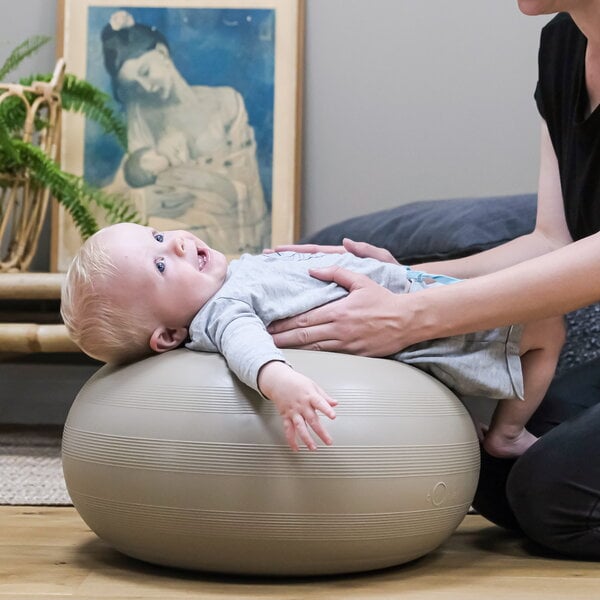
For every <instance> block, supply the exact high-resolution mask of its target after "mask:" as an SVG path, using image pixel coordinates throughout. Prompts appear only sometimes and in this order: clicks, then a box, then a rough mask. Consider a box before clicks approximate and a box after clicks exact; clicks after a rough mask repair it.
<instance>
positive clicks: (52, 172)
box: [13, 140, 140, 239]
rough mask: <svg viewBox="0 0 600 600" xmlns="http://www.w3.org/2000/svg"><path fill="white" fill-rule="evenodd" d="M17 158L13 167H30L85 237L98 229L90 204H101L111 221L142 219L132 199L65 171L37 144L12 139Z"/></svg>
mask: <svg viewBox="0 0 600 600" xmlns="http://www.w3.org/2000/svg"><path fill="white" fill-rule="evenodd" d="M13 144H14V147H15V149H16V154H17V162H16V164H15V165H13V168H16V166H17V165H18V167H20V168H22V169H27V170H28V171H29V175H30V177H31V178H32V179H33V181H35V183H37V184H38V185H42V186H45V187H47V188H48V189H49V190H50V192H51V194H52V195H53V196H54V197H55V198H56V199H57V200H58V201H59V202H60V203H61V204H62V205H63V206H64V207H65V209H66V210H67V212H68V213H69V214H70V215H71V217H72V218H73V222H74V223H75V225H76V226H77V229H78V230H79V232H80V233H81V236H82V237H83V239H87V238H88V237H89V236H90V235H92V234H94V233H95V232H96V231H98V222H97V220H96V218H95V217H94V215H93V213H92V210H91V206H92V205H93V204H95V205H97V206H99V207H101V208H102V209H103V210H104V212H105V214H106V217H107V220H108V222H109V223H117V222H120V221H130V222H132V221H133V222H140V220H139V216H138V214H137V212H136V211H135V209H134V208H133V207H132V206H131V205H130V203H129V202H128V201H127V200H126V199H125V198H123V197H121V196H118V195H116V194H106V193H104V192H102V191H101V190H98V189H96V188H93V187H92V186H90V185H88V184H87V183H86V182H85V181H84V180H83V178H82V177H77V176H75V175H72V174H71V173H65V172H64V171H62V170H61V169H60V167H59V166H58V165H57V164H56V163H55V162H54V161H53V160H51V159H50V158H48V156H46V155H45V154H44V152H42V151H41V150H40V149H39V148H37V147H36V146H32V145H30V144H26V143H24V142H22V141H21V140H13Z"/></svg>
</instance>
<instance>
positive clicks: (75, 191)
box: [0, 36, 139, 239]
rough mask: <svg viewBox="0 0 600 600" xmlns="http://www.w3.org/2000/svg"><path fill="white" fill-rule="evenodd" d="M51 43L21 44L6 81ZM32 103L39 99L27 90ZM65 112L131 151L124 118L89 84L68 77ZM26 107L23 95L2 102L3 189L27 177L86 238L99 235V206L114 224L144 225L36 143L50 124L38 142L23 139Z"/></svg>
mask: <svg viewBox="0 0 600 600" xmlns="http://www.w3.org/2000/svg"><path fill="white" fill-rule="evenodd" d="M50 39H51V38H49V37H47V36H33V37H31V38H28V39H27V40H25V41H24V42H23V43H21V44H19V45H18V46H17V47H16V48H15V49H14V50H13V51H12V52H11V54H10V55H9V56H8V58H7V59H6V60H5V62H4V64H3V65H2V66H0V81H4V80H5V79H6V77H7V75H8V74H9V73H10V72H11V71H13V70H14V69H15V68H16V67H17V66H18V65H20V64H21V62H22V61H23V60H24V59H25V58H27V57H28V56H31V55H32V54H34V53H35V52H37V51H38V50H39V49H40V48H41V47H43V46H44V45H45V44H47V43H48V42H49V41H50ZM51 79H52V74H51V73H50V74H41V75H32V76H30V77H25V78H22V79H20V80H19V85H21V86H23V87H24V88H29V87H31V86H32V85H34V86H35V85H36V83H35V82H42V83H48V82H50V81H51ZM23 95H24V96H25V98H26V99H27V101H28V102H29V103H31V102H32V101H33V100H34V96H35V94H34V93H32V92H30V91H24V92H23ZM60 98H61V104H62V109H63V110H67V111H71V112H77V113H81V114H83V115H84V116H85V117H86V118H88V119H91V120H93V121H96V122H97V123H98V124H99V125H100V126H101V127H102V128H103V130H104V131H105V132H107V133H109V134H113V135H114V136H115V137H116V139H117V140H118V142H119V143H120V145H121V146H122V147H123V148H127V129H126V126H125V124H124V123H123V121H122V119H121V118H120V117H119V116H118V115H117V113H115V112H114V111H113V110H112V108H111V99H110V97H109V96H108V95H107V94H105V93H104V92H102V91H101V90H99V89H98V88H96V87H95V86H94V85H92V84H90V83H89V82H87V81H85V80H83V79H80V78H78V77H76V76H75V75H72V74H69V73H67V74H66V75H64V80H63V83H62V88H61V91H60ZM26 112H27V110H26V107H25V104H24V102H23V101H22V100H21V98H19V97H18V96H9V97H6V98H5V99H4V100H3V101H2V102H1V103H0V187H7V186H8V185H9V184H10V182H12V181H14V179H15V177H19V176H20V175H22V174H27V177H28V178H29V179H30V180H31V182H32V183H33V184H34V185H36V186H42V187H44V188H47V189H48V190H49V191H50V194H51V195H52V196H53V197H54V198H56V200H57V201H58V202H59V203H60V204H62V205H63V206H64V208H65V209H66V211H67V212H68V213H69V214H70V215H71V217H72V219H73V222H74V224H75V226H76V227H77V229H78V231H79V232H80V234H81V237H82V238H83V239H86V238H88V237H89V236H90V235H92V234H93V233H95V232H96V231H97V230H98V222H97V219H96V218H95V216H94V214H95V213H94V207H99V208H101V209H102V212H103V213H104V216H105V218H106V221H107V222H108V223H116V222H119V221H139V216H138V214H137V212H136V211H135V210H134V209H133V208H132V206H131V205H130V203H129V202H128V201H127V200H126V199H125V198H123V197H121V196H118V195H115V194H107V193H105V192H103V191H102V190H99V189H97V188H94V187H92V186H90V185H88V184H87V183H86V182H85V181H84V179H83V178H82V177H79V176H76V175H73V174H71V173H67V172H65V171H63V170H62V169H61V168H60V167H59V165H58V164H57V162H55V160H53V159H52V158H51V157H50V156H49V155H48V154H47V153H46V152H44V151H43V150H42V149H40V147H39V146H38V145H37V144H36V143H35V132H37V131H42V130H43V129H44V128H45V126H46V125H47V123H46V121H45V120H44V119H43V118H40V117H39V116H38V117H37V118H36V120H35V121H34V123H33V129H34V132H33V137H32V141H27V140H24V139H23V137H24V136H23V132H24V127H26V123H25V120H26Z"/></svg>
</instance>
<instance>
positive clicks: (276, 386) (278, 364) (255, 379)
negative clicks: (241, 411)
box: [187, 298, 336, 450]
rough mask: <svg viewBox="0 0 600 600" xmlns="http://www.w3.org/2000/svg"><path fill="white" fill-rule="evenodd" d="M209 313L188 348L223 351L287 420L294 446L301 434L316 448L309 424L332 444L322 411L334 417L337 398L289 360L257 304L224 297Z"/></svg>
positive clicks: (193, 332)
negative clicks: (298, 369)
mask: <svg viewBox="0 0 600 600" xmlns="http://www.w3.org/2000/svg"><path fill="white" fill-rule="evenodd" d="M202 314H203V313H202V312H201V313H200V315H202ZM200 315H199V316H200ZM203 316H204V317H205V320H204V325H203V326H201V327H200V326H199V324H198V322H194V323H192V326H191V327H190V336H191V340H192V341H191V342H190V343H189V344H187V347H188V348H191V349H193V350H209V351H214V350H215V349H216V350H218V351H219V352H220V353H221V354H222V355H223V356H224V357H225V359H226V360H227V365H228V366H229V368H230V369H231V370H232V371H233V372H234V373H235V374H236V375H237V377H238V378H239V379H240V380H241V381H242V382H244V383H245V384H246V385H248V386H250V387H251V388H253V389H255V390H257V391H259V392H260V393H262V394H263V395H264V396H265V397H266V398H268V399H269V400H271V401H272V402H273V403H274V404H275V406H276V407H277V410H278V411H279V414H280V415H281V416H282V418H283V421H284V428H285V436H286V439H287V441H288V444H289V445H290V447H291V448H292V449H293V450H297V449H298V442H297V438H300V440H301V441H302V442H303V443H304V444H305V445H306V446H307V447H308V448H309V449H311V450H314V449H316V445H315V442H314V440H313V438H312V436H311V434H310V432H309V428H310V429H312V430H313V431H314V433H315V434H316V435H317V436H318V437H319V438H320V439H321V440H323V442H324V443H325V444H331V437H330V436H329V434H328V433H327V431H326V430H325V428H324V427H323V425H322V424H321V423H320V421H319V417H318V415H317V412H316V411H320V412H322V413H323V414H325V415H326V416H327V417H329V418H330V419H333V418H335V412H334V410H333V408H332V406H334V405H335V404H336V402H335V401H334V400H333V399H331V398H330V397H329V396H328V395H327V394H326V393H325V392H324V391H323V390H322V389H321V388H320V387H319V386H318V385H317V384H316V383H314V382H313V381H312V380H311V379H309V378H308V377H306V376H305V375H302V374H300V373H298V372H296V371H294V370H293V369H292V368H291V367H290V366H289V365H288V364H287V363H286V362H285V357H284V355H283V353H282V352H281V350H279V348H277V347H276V346H275V344H274V343H273V338H272V337H271V335H270V334H269V333H268V332H267V331H266V329H265V325H264V323H263V321H262V320H261V319H260V318H259V317H258V315H257V314H256V313H255V312H254V310H253V309H252V307H251V306H250V305H249V304H247V303H245V302H242V301H236V300H235V299H232V298H221V299H219V300H217V301H215V302H213V303H211V305H210V308H208V310H207V312H205V313H204V314H203ZM203 340H204V341H203ZM205 341H209V344H205V343H204V342H205Z"/></svg>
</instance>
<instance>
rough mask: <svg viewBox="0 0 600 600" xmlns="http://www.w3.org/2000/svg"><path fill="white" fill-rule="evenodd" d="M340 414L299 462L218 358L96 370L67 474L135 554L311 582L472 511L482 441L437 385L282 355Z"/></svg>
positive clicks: (392, 557)
mask: <svg viewBox="0 0 600 600" xmlns="http://www.w3.org/2000/svg"><path fill="white" fill-rule="evenodd" d="M286 357H287V358H288V360H289V362H290V364H292V365H293V366H294V368H296V369H297V370H299V371H301V372H303V373H305V374H306V375H308V376H309V377H311V378H313V379H314V380H315V381H316V382H317V383H318V384H319V385H321V387H323V388H324V389H325V390H326V391H327V392H328V393H329V394H330V395H331V396H333V397H334V398H336V399H337V400H338V402H339V404H338V406H337V407H336V412H337V418H336V420H335V421H329V420H328V419H327V418H325V417H322V419H324V422H325V424H326V426H327V428H328V429H329V431H330V433H331V435H332V437H333V438H334V445H333V446H332V447H319V449H318V450H317V451H316V452H308V451H303V452H300V453H293V452H292V451H291V450H290V449H289V448H288V446H287V445H286V443H285V437H284V434H283V427H282V424H281V420H280V417H279V415H278V414H277V412H276V410H275V409H274V407H273V406H272V405H271V403H270V402H269V401H267V400H264V399H262V398H260V396H259V395H258V394H256V393H255V392H253V391H252V390H250V389H248V388H246V387H245V386H243V385H242V384H240V383H239V382H238V381H237V380H236V379H235V377H234V376H232V375H231V373H230V372H229V370H228V369H227V366H226V364H225V361H224V360H223V358H222V357H220V356H219V355H216V354H204V353H195V352H190V351H187V350H177V351H174V352H169V353H167V354H164V355H161V356H155V357H152V358H149V359H147V360H144V361H141V362H139V363H136V364H134V365H130V366H128V367H124V368H121V369H114V368H110V367H103V368H102V369H100V371H99V372H98V373H97V374H96V375H95V376H94V377H93V378H92V379H91V380H90V381H89V382H88V383H87V384H86V385H85V386H84V388H83V389H82V390H81V392H80V394H79V395H78V397H77V399H76V400H75V403H74V404H73V407H72V408H71V411H70V413H69V417H68V419H67V424H66V426H65V431H64V436H63V465H64V472H65V479H66V482H67V487H68V489H69V493H70V495H71V497H72V499H73V502H74V504H75V507H76V508H77V510H78V511H79V512H80V514H81V516H82V517H83V519H84V520H85V521H86V522H87V524H88V525H89V526H90V528H91V529H92V530H94V531H95V532H96V533H97V534H98V535H99V536H100V537H102V538H103V539H105V540H106V541H107V542H108V543H109V544H112V545H113V546H114V547H115V548H117V549H119V550H121V551H122V552H124V553H126V554H129V555H131V556H133V557H136V558H140V559H142V560H147V561H150V562H155V563H159V564H163V565H168V566H176V567H182V568H188V569H201V570H208V571H219V572H226V573H244V574H270V575H310V574H313V575H316V574H326V573H342V572H351V571H358V570H367V569H374V568H381V567H386V566H391V565H395V564H400V563H403V562H406V561H408V560H412V559H414V558H417V557H419V556H422V555H424V554H426V553H428V552H430V551H431V550H433V549H435V548H436V547H437V546H439V545H440V544H441V543H442V542H443V541H444V540H445V539H446V538H447V537H448V536H449V535H450V534H451V533H452V532H453V531H454V529H455V528H456V527H457V526H458V524H459V523H460V521H461V520H462V518H463V517H464V515H465V514H466V512H467V510H468V507H469V505H470V503H471V501H472V498H473V495H474V492H475V486H476V482H477V477H478V472H479V445H478V442H477V438H476V436H475V431H474V427H473V425H472V422H471V419H470V417H469V416H468V413H467V412H466V410H465V409H464V407H463V406H462V404H461V403H460V401H459V400H458V399H457V398H456V397H455V396H454V395H453V394H452V393H451V392H450V391H448V390H447V389H446V388H445V387H444V386H442V385H441V384H440V383H438V382H437V381H435V380H434V379H432V378H431V377H429V376H428V375H425V374H424V373H421V372H420V371H418V370H416V369H414V368H412V367H408V366H406V365H402V364H399V363H397V362H395V361H391V360H384V359H369V358H361V357H355V356H348V355H341V354H328V353H316V352H308V351H286Z"/></svg>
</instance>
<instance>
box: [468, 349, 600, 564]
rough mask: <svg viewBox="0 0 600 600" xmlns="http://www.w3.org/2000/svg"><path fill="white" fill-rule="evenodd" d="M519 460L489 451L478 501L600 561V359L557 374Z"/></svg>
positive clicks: (510, 522) (501, 519) (553, 544)
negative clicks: (532, 439)
mask: <svg viewBox="0 0 600 600" xmlns="http://www.w3.org/2000/svg"><path fill="white" fill-rule="evenodd" d="M527 428H528V429H529V431H531V432H532V433H533V434H534V435H537V436H542V437H541V439H540V440H538V441H537V442H536V443H535V444H534V445H533V446H532V447H531V448H530V449H529V450H528V451H527V452H525V454H523V455H522V456H521V457H519V458H518V459H517V460H516V461H515V460H508V459H498V458H494V457H492V456H490V455H488V454H487V453H485V452H482V457H481V459H482V461H481V476H480V479H479V485H478V488H477V493H476V495H475V500H474V502H473V506H474V507H475V509H476V510H477V511H478V512H479V513H481V514H482V515H483V516H484V517H486V518H488V519H489V520H490V521H492V522H494V523H496V524H498V525H500V526H502V527H506V528H511V529H517V530H521V531H522V532H523V533H524V534H525V535H526V536H528V537H529V538H531V539H532V540H534V541H535V542H537V543H538V544H540V545H542V546H544V547H546V548H550V549H552V550H554V551H557V552H559V553H561V554H564V555H568V556H572V557H576V558H585V559H592V560H600V360H595V361H593V362H591V363H588V364H586V365H583V366H581V367H577V368H575V369H572V370H570V371H569V372H568V373H566V374H565V375H564V376H562V377H560V378H557V379H556V380H555V381H554V382H553V383H552V385H551V386H550V389H549V390H548V394H547V395H546V398H545V399H544V402H543V403H542V404H541V406H540V407H539V409H538V410H537V412H536V413H535V414H534V415H533V417H532V418H531V420H530V421H529V424H528V425H527Z"/></svg>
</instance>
